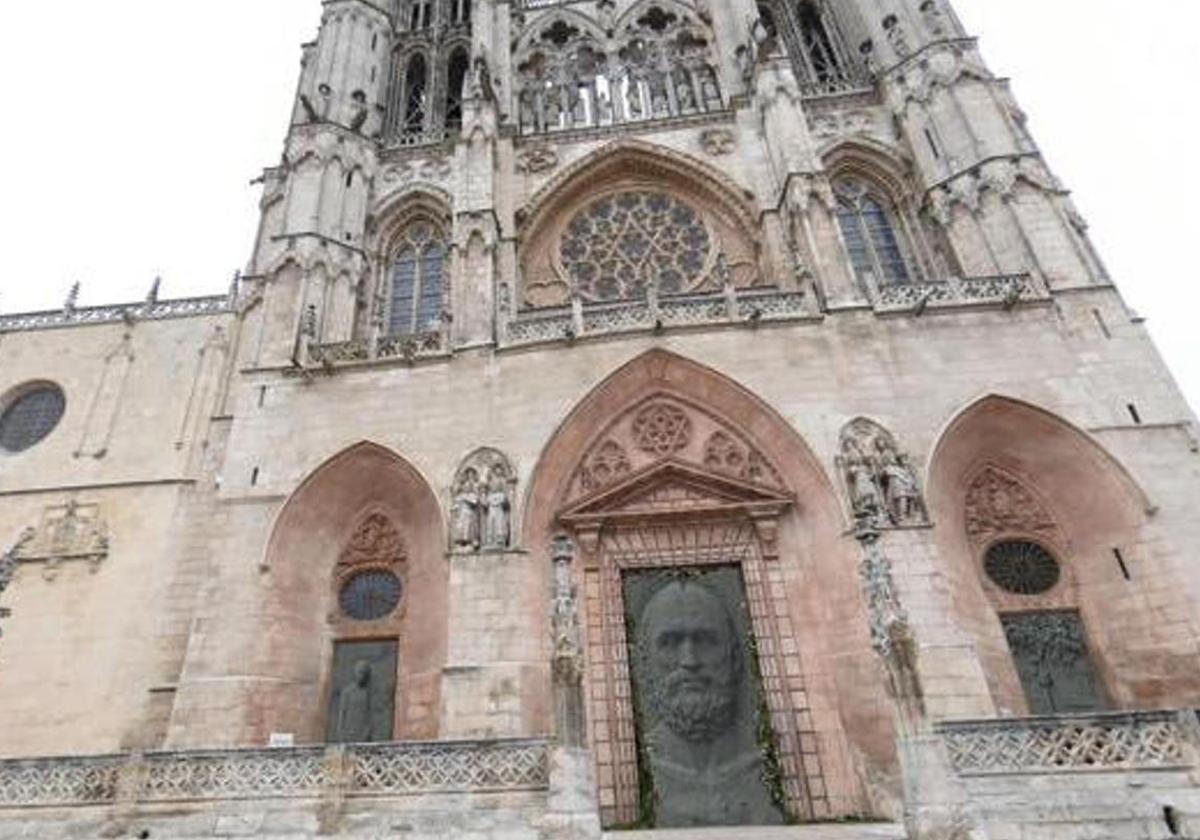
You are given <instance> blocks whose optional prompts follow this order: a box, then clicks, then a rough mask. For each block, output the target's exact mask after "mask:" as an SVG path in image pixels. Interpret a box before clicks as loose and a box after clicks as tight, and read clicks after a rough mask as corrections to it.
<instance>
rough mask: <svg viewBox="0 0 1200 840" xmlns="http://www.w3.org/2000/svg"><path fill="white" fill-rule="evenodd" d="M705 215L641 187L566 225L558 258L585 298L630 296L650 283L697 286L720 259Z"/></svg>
mask: <svg viewBox="0 0 1200 840" xmlns="http://www.w3.org/2000/svg"><path fill="white" fill-rule="evenodd" d="M713 244H714V239H713V236H712V234H711V233H710V232H709V230H708V227H707V226H706V225H705V223H704V219H703V218H702V217H701V215H700V214H699V213H698V212H697V211H696V210H695V209H693V208H692V207H690V206H688V205H687V204H685V203H683V202H682V201H680V200H679V199H677V198H675V197H674V196H670V195H667V194H666V193H661V192H651V191H645V190H636V191H629V192H622V193H617V194H615V195H609V196H606V197H604V198H601V199H599V200H598V201H595V202H593V203H592V204H590V205H588V206H587V207H585V208H584V209H583V210H581V211H580V212H579V213H578V214H576V215H575V217H574V218H573V219H571V221H570V222H569V223H568V224H567V227H566V230H565V231H564V233H563V236H562V241H561V243H560V245H559V259H560V261H561V263H562V267H563V270H564V271H565V272H566V275H567V277H568V279H569V280H570V282H571V284H572V286H574V287H575V288H576V289H578V290H579V294H580V296H581V297H582V298H583V299H584V300H591V301H607V300H630V299H636V298H641V297H645V295H646V292H647V290H648V289H649V288H651V287H654V288H656V289H657V291H658V293H659V294H663V295H672V294H681V293H684V292H688V291H693V290H694V289H695V287H696V286H698V285H700V284H701V283H702V282H703V280H704V279H705V277H706V276H707V275H708V273H709V270H710V267H711V264H712V262H713V260H714V258H715V255H714V248H713Z"/></svg>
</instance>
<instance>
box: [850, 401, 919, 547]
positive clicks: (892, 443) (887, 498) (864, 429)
mask: <svg viewBox="0 0 1200 840" xmlns="http://www.w3.org/2000/svg"><path fill="white" fill-rule="evenodd" d="M841 450H842V451H841V455H839V456H838V459H837V460H838V465H839V467H841V469H842V473H843V475H844V477H845V481H846V488H847V490H848V492H849V494H850V504H851V507H852V508H853V510H854V518H855V520H856V521H857V522H858V523H859V524H860V525H865V526H868V527H871V528H901V527H905V526H910V525H921V524H924V523H925V522H926V517H925V503H924V501H923V500H922V497H921V488H920V485H919V484H918V482H917V474H916V470H914V469H913V467H912V464H911V463H910V462H909V460H908V458H907V457H906V456H905V455H904V454H902V453H901V452H900V449H899V447H898V446H897V445H896V439H895V438H894V437H892V435H891V433H890V432H888V431H887V430H886V429H884V428H883V427H882V426H880V425H879V424H877V423H874V422H872V421H870V420H866V419H864V418H859V419H857V420H854V421H853V422H851V423H850V424H848V425H847V426H846V428H845V429H843V430H842V436H841Z"/></svg>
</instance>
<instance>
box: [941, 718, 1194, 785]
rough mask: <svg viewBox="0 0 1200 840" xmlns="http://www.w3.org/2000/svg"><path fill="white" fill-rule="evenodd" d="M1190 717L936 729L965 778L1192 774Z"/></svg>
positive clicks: (1025, 721)
mask: <svg viewBox="0 0 1200 840" xmlns="http://www.w3.org/2000/svg"><path fill="white" fill-rule="evenodd" d="M1195 729H1196V721H1195V717H1194V716H1193V714H1192V713H1191V712H1124V713H1112V714H1107V713H1106V714H1092V715H1081V716H1077V717H1076V716H1062V717H1038V718H1019V719H1008V720H1005V719H998V720H982V721H954V722H946V723H941V724H938V726H937V733H938V734H939V735H940V736H941V737H942V739H943V741H944V742H945V744H946V748H947V751H948V753H949V758H950V765H951V767H953V768H954V770H955V772H957V773H959V774H961V775H964V776H971V775H987V774H996V773H1029V774H1037V773H1048V772H1062V771H1079V770H1144V769H1159V768H1174V767H1187V766H1190V765H1191V764H1192V762H1193V755H1192V747H1191V746H1190V742H1191V741H1192V739H1193V738H1194V737H1195Z"/></svg>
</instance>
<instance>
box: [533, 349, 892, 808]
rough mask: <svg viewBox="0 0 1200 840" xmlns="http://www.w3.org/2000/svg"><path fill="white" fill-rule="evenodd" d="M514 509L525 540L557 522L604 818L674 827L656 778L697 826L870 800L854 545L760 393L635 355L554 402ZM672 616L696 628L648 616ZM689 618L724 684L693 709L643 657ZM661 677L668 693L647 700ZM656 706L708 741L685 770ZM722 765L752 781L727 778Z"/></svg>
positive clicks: (869, 682) (872, 758) (826, 488)
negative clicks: (571, 549) (586, 389)
mask: <svg viewBox="0 0 1200 840" xmlns="http://www.w3.org/2000/svg"><path fill="white" fill-rule="evenodd" d="M526 510H527V511H528V513H527V519H526V533H527V535H529V537H530V544H531V547H533V548H534V549H535V551H536V550H539V549H540V548H541V547H542V546H548V545H549V543H550V541H551V540H552V538H553V537H554V536H555V535H556V534H558V533H562V532H566V533H568V534H570V535H571V537H572V538H573V540H574V543H575V546H576V553H575V575H576V578H577V580H578V581H579V583H580V587H579V588H580V598H581V601H582V606H581V612H582V616H581V618H582V623H583V625H584V630H585V633H584V635H585V639H584V643H585V660H586V664H585V677H584V681H585V685H584V688H585V697H586V711H587V717H588V725H587V733H588V743H589V746H590V747H591V749H592V752H593V754H594V757H595V761H596V772H597V782H598V786H599V795H600V802H601V812H602V818H603V820H604V822H605V823H606V824H607V825H624V824H635V823H641V824H650V825H656V826H659V827H663V826H669V825H672V824H677V823H676V822H673V821H674V820H675V819H676V818H677V816H676V815H675V812H676V811H677V810H679V803H678V801H672V800H673V797H674V796H675V793H674V791H673V786H674V788H676V789H677V788H679V787H687V788H688V789H689V790H690V791H692V794H691V795H692V798H691V799H690V800H687V801H686V810H688V812H689V813H690V814H692V816H693V818H694V816H695V814H696V813H697V809H699V813H700V814H701V815H702V819H703V820H704V821H707V822H709V823H711V824H741V823H769V822H775V821H779V820H782V819H783V818H784V816H785V814H786V816H787V817H790V818H795V819H800V820H813V819H826V818H829V817H832V816H841V815H850V814H862V813H864V812H867V811H869V810H870V808H869V805H868V804H867V803H866V801H865V799H866V797H865V792H864V790H863V786H862V784H861V781H860V780H861V778H862V776H863V767H862V766H861V761H866V762H870V763H873V764H874V763H876V762H878V765H879V768H882V767H883V766H885V765H887V764H890V762H891V756H892V752H891V751H892V737H893V732H892V729H891V716H890V713H889V712H888V709H887V707H886V702H887V701H886V699H885V698H884V697H883V692H882V690H881V688H880V687H879V686H878V684H877V682H876V681H877V679H878V677H877V671H876V669H875V663H874V661H873V660H872V658H871V657H872V653H871V650H870V644H869V640H868V638H867V633H866V621H865V617H864V615H863V609H862V605H861V598H860V596H859V591H858V582H857V579H856V572H855V568H856V560H857V558H856V556H855V550H856V548H855V546H854V544H853V542H852V541H847V540H845V539H844V538H843V534H844V532H845V527H846V523H845V520H844V517H843V514H842V512H841V509H840V506H839V503H838V501H837V498H836V496H835V495H834V493H833V490H832V488H831V486H830V483H829V480H828V477H827V476H826V474H825V473H824V471H823V470H822V469H821V468H820V466H819V465H818V464H817V462H816V460H815V458H814V457H813V455H812V453H811V452H810V451H809V450H808V448H807V446H805V444H804V443H803V441H801V440H800V439H799V437H798V436H797V435H796V433H795V432H794V430H793V429H792V427H791V426H790V425H788V424H787V423H786V422H785V421H783V420H782V418H780V417H779V416H778V415H777V414H776V413H775V412H774V411H773V410H772V409H771V408H770V407H768V406H767V405H765V404H764V403H762V402H761V401H760V400H758V399H757V398H755V397H754V396H752V395H751V394H749V393H748V392H746V391H745V390H744V389H742V388H741V387H740V386H738V385H736V384H735V383H733V382H731V381H730V380H728V379H726V378H725V377H723V376H721V375H720V374H718V373H716V372H715V371H712V370H711V369H708V368H705V367H703V366H701V365H698V364H696V363H694V362H690V361H688V360H685V359H682V358H680V357H678V356H675V355H673V354H670V353H667V352H664V351H651V352H650V353H647V354H645V355H643V356H641V357H639V358H638V359H635V360H634V361H632V362H630V363H629V364H627V365H626V366H625V367H623V368H621V369H620V370H618V371H617V372H616V373H614V374H613V375H612V376H610V377H609V378H608V379H607V380H605V382H603V383H602V384H601V385H599V386H598V387H597V388H596V389H595V390H594V391H593V392H592V394H591V395H589V396H588V397H587V398H585V399H584V400H583V401H582V402H581V403H580V404H579V405H578V406H577V407H576V408H575V410H574V411H572V413H571V414H570V415H569V417H568V418H567V420H566V421H565V422H564V423H563V425H562V426H561V427H560V428H559V430H558V432H557V433H556V434H555V436H554V437H553V438H552V440H551V442H550V443H549V445H548V446H547V447H546V449H545V450H544V452H543V455H542V458H541V460H540V462H539V466H538V468H537V470H536V471H535V474H534V477H533V481H532V483H531V487H530V491H529V494H528V501H527V506H526ZM540 559H541V560H542V561H543V563H544V564H545V565H544V567H547V566H548V565H549V562H548V560H549V558H548V557H542V558H540ZM684 614H688V615H692V616H693V617H695V621H696V622H697V623H696V624H695V625H694V626H682V627H679V626H674V627H667V624H670V622H664V620H663V615H669V616H671V617H676V616H679V615H684ZM704 628H707V630H708V631H711V632H710V633H709V637H708V638H709V640H710V641H711V642H712V646H713V648H714V649H715V650H718V652H719V651H720V650H728V651H733V652H731V653H730V655H729V656H722V655H716V656H715V658H714V659H713V660H712V662H714V663H716V664H714V665H713V667H714V668H716V669H717V671H714V672H713V674H714V675H715V674H716V673H718V672H719V673H720V674H723V675H725V676H726V677H728V678H729V682H730V685H732V686H734V687H733V688H729V690H728V692H726V693H725V694H721V692H719V691H715V690H712V684H713V682H720V681H721V680H720V678H719V677H717V676H713V675H710V676H713V680H712V681H710V682H707V683H706V681H705V680H704V679H700V680H698V681H697V682H698V683H699V684H701V685H700V688H699V689H697V692H696V696H693V697H692V700H694V701H695V703H694V706H693V708H691V709H687V708H680V707H679V706H680V705H686V702H683V703H681V704H677V705H676V707H674V708H672V707H671V705H672V704H671V702H670V701H672V700H683V701H686V698H684V697H683V695H686V694H687V693H688V690H689V688H697V686H695V685H692V686H689V684H688V680H687V679H685V678H680V679H681V680H682V682H679V683H673V682H672V681H671V679H672V678H671V676H670V674H671V673H672V667H671V661H668V662H667V665H666V666H665V670H663V667H664V666H663V665H662V662H661V661H660V662H659V663H658V664H657V665H656V664H655V657H656V656H658V655H659V653H660V652H661V649H662V647H663V645H664V644H667V643H669V642H670V639H669V638H668V637H670V636H671V635H672V633H673V634H674V638H675V639H677V640H678V639H683V638H690V637H691V636H693V635H694V636H696V637H697V638H699V637H703V636H704V632H702V631H703V630H704ZM731 642H732V644H731ZM668 660H670V657H668ZM676 664H677V661H676ZM697 667H699V666H697ZM721 669H724V670H721ZM663 686H674V687H675V688H676V689H678V691H677V692H675V693H674V694H672V695H671V696H670V697H664V692H663ZM700 689H703V690H700ZM864 689H866V690H864ZM705 691H707V692H708V694H707V696H702V695H705ZM706 704H707V705H706ZM731 706H732V707H736V708H737V709H739V711H738V712H736V713H732V712H729V707H731ZM705 709H707V710H708V711H711V712H712V715H711V717H709V718H705V716H704V714H703V713H702V712H703V711H704V710H705ZM689 715H690V717H689ZM672 716H674V723H675V724H678V723H679V721H680V719H681V718H683V719H685V721H686V723H685V725H684V726H683V727H682V729H684V730H686V729H687V725H688V724H690V725H692V726H693V727H694V729H693V730H691V731H690V737H691V738H692V740H693V746H695V745H696V744H700V745H701V746H704V745H706V744H707V745H709V752H708V754H707V757H708V760H709V763H708V764H706V765H705V770H704V771H703V772H699V773H692V772H691V771H690V770H688V768H689V767H692V766H693V765H692V764H689V760H690V759H689V758H688V756H689V755H691V753H689V751H688V750H686V749H684V750H682V751H681V752H679V751H677V752H675V753H674V754H672V750H675V748H676V747H678V743H675V744H672V743H671V741H672V737H671V736H672V733H671V732H669V731H668V729H669V727H670V725H671V724H670V722H669V721H670V720H671V719H672ZM706 727H707V729H706ZM738 727H743V729H742V730H741V732H740V734H739V733H738V732H737V731H736V730H737V728H738ZM745 727H749V728H751V729H752V732H751V733H750V735H749V736H748V738H747V734H746V732H745ZM698 733H705V734H703V735H702V734H698ZM714 733H715V734H714ZM850 733H853V734H850ZM674 735H675V736H679V737H678V738H674V741H676V742H678V740H679V739H680V738H682V739H683V740H688V738H689V734H688V733H686V732H682V731H681V729H680V728H679V727H677V728H676V729H675V730H674ZM709 736H711V737H709ZM852 741H853V744H852V743H851V742H852ZM716 742H720V744H719V746H711V745H712V744H714V743H716ZM747 743H748V744H749V745H748V746H747ZM714 751H715V752H714ZM701 752H703V750H701ZM681 756H682V757H681ZM860 760H861V761H860ZM671 765H674V766H671ZM681 768H683V769H681ZM736 768H741V770H742V771H743V772H742V774H741V776H739V774H738V773H737V772H736ZM742 777H745V778H748V779H750V781H751V782H754V783H755V784H759V787H758V788H757V789H756V788H755V787H754V785H753V784H752V785H749V786H748V787H738V784H740V783H741V780H742ZM763 778H765V779H767V781H766V782H764V783H759V781H758V780H760V779H763ZM735 779H737V780H738V781H737V784H735V783H734V781H733V780H735Z"/></svg>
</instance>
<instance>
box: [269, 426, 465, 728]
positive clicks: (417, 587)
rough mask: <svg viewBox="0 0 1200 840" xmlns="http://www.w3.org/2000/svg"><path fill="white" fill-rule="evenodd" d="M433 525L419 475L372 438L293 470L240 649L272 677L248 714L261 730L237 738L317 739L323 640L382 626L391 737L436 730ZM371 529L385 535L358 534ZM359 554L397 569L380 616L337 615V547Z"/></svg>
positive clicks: (436, 539)
mask: <svg viewBox="0 0 1200 840" xmlns="http://www.w3.org/2000/svg"><path fill="white" fill-rule="evenodd" d="M444 530H445V529H444V526H443V518H442V512H441V507H440V505H439V503H438V500H437V497H436V496H435V494H434V493H433V491H432V490H431V489H430V487H429V485H428V483H427V482H426V481H425V479H424V478H423V477H422V476H421V474H420V473H419V472H418V471H417V470H416V468H414V467H413V466H412V465H411V464H410V463H409V462H408V461H406V460H405V459H404V458H402V457H400V456H399V455H397V454H396V453H395V452H393V451H391V450H390V449H387V448H386V447H383V446H380V445H378V444H375V443H369V442H363V443H359V444H356V445H354V446H351V447H349V448H348V449H346V450H344V451H342V452H341V453H339V454H337V455H336V456H334V457H333V458H331V459H329V460H328V461H326V462H325V463H324V464H322V465H321V466H320V467H318V468H316V469H315V470H314V471H313V472H312V473H311V474H310V475H309V476H308V478H306V479H305V480H304V482H303V483H302V484H301V485H300V486H299V487H298V488H297V490H296V491H295V492H294V493H293V494H292V495H291V496H290V497H289V499H288V500H287V502H286V503H285V505H284V507H283V508H282V510H281V511H280V513H279V515H278V517H277V518H276V521H275V525H274V527H273V529H272V531H271V536H270V539H269V541H268V544H267V550H266V555H265V557H264V560H263V581H264V582H263V586H264V587H265V590H266V591H265V592H264V594H263V596H262V599H261V602H262V607H261V615H260V622H261V627H260V628H259V633H258V634H257V636H256V639H255V650H254V651H247V656H248V658H251V659H255V660H259V661H260V663H261V664H260V666H259V667H261V668H262V669H264V673H268V674H270V675H271V676H272V677H273V680H272V683H271V685H270V686H269V687H267V688H264V690H263V694H264V695H265V696H264V698H263V700H262V708H261V709H260V710H259V712H258V715H257V719H256V721H255V724H256V726H258V727H262V728H264V731H263V732H255V733H254V734H253V735H252V736H251V737H248V738H247V739H245V742H246V743H262V742H264V741H265V738H266V735H267V733H269V732H294V733H296V736H297V738H298V739H300V740H302V741H306V742H315V741H321V740H323V738H324V737H325V733H326V731H327V727H326V718H327V709H329V708H330V702H331V698H330V695H331V692H332V690H333V687H332V686H331V684H330V683H331V668H332V653H331V652H332V647H333V645H334V644H335V643H336V642H339V641H342V642H346V641H357V640H365V639H380V638H383V637H385V636H386V637H388V638H390V639H394V640H395V641H396V642H397V643H398V647H399V678H398V685H397V688H396V692H395V719H394V727H393V730H392V737H394V738H396V739H415V738H431V737H436V735H437V734H438V721H437V711H436V710H437V708H438V702H437V699H438V693H439V690H440V674H441V669H442V667H443V665H444V664H445V656H446V653H445V651H446V629H447V628H446V614H447V573H446V570H445V566H444V564H443V563H442V562H441V559H442V557H443V555H444V552H445V538H444ZM364 533H365V536H364ZM372 535H378V536H379V537H380V539H381V540H383V542H385V543H387V544H386V545H383V546H381V547H373V546H371V545H364V544H363V543H364V541H365V542H368V543H369V542H371V540H370V539H369V538H370V537H371V536H372ZM376 548H378V549H379V550H378V551H376V550H375V549H376ZM372 552H374V553H375V554H378V555H379V556H378V557H376V558H375V559H374V560H372V559H371V555H372ZM381 552H382V553H381ZM359 556H362V557H364V559H365V562H364V563H363V564H362V567H363V568H364V569H377V568H379V567H381V566H382V567H384V568H387V567H390V568H393V569H394V570H395V571H396V573H397V574H398V575H399V576H400V577H401V580H402V584H403V589H402V594H401V601H400V604H399V607H398V608H397V609H396V610H395V611H394V612H390V611H389V615H388V616H387V618H386V620H383V621H353V620H348V617H347V616H345V615H343V611H342V610H341V607H340V606H339V603H338V598H339V594H340V589H339V586H340V585H344V584H345V583H346V582H347V580H348V579H349V578H350V577H351V576H352V575H353V570H352V569H348V568H346V567H347V565H348V564H349V562H350V561H349V560H348V559H347V558H349V557H356V558H357V557H359Z"/></svg>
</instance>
